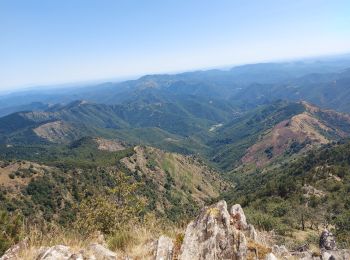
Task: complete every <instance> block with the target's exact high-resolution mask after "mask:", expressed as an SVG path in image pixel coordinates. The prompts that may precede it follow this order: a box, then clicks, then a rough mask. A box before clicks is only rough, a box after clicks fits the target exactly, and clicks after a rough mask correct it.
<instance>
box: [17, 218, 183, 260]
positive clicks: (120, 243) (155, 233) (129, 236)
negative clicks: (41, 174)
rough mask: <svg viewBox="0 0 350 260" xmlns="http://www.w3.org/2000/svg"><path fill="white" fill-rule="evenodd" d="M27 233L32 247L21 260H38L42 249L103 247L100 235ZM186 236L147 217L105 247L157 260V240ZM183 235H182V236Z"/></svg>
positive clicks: (48, 229) (57, 230)
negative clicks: (155, 254)
mask: <svg viewBox="0 0 350 260" xmlns="http://www.w3.org/2000/svg"><path fill="white" fill-rule="evenodd" d="M42 225H43V226H44V227H42V226H40V229H39V228H37V227H32V228H30V229H29V230H26V232H25V233H26V234H27V238H28V246H27V247H25V248H23V250H22V251H21V252H20V253H19V256H18V259H21V260H22V259H23V260H24V259H25V260H30V259H36V257H37V255H38V253H39V252H40V248H45V247H52V246H55V245H66V246H68V247H70V249H71V251H72V253H78V252H80V251H82V250H84V251H85V252H87V253H88V251H86V248H88V247H89V245H90V244H92V243H100V244H102V243H103V241H101V235H99V233H95V234H92V235H91V236H87V237H86V236H82V235H81V234H79V233H78V232H76V231H75V230H70V229H64V228H62V227H59V226H56V225H52V224H47V225H45V224H42ZM182 233H183V229H181V228H179V227H176V226H174V225H171V224H169V223H165V222H163V221H159V220H157V219H156V218H155V217H154V216H153V215H149V216H147V218H146V220H145V222H144V223H143V224H135V225H131V226H129V227H127V228H125V230H123V231H119V232H116V233H115V235H111V236H109V237H106V239H105V240H106V241H105V246H106V247H108V248H109V249H110V250H112V251H114V252H116V253H117V254H118V255H119V256H121V257H125V256H128V257H131V258H132V259H135V260H138V259H153V258H154V250H155V249H156V245H157V244H156V243H157V239H158V238H159V237H160V236H161V235H166V236H169V237H170V238H172V239H173V241H174V242H175V243H176V242H177V241H178V240H179V237H180V236H181V234H182ZM179 234H180V235H179Z"/></svg>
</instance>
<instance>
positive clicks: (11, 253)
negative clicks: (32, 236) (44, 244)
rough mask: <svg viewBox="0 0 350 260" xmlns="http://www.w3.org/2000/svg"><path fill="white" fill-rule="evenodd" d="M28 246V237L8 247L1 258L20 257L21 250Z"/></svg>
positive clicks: (8, 259) (10, 259) (1, 259)
mask: <svg viewBox="0 0 350 260" xmlns="http://www.w3.org/2000/svg"><path fill="white" fill-rule="evenodd" d="M26 247H28V238H25V239H23V240H22V241H21V242H19V243H17V244H15V245H13V246H11V247H10V248H9V249H7V250H6V252H5V253H4V255H3V256H2V257H0V260H15V259H18V254H19V253H20V252H21V250H24V249H25V248H26Z"/></svg>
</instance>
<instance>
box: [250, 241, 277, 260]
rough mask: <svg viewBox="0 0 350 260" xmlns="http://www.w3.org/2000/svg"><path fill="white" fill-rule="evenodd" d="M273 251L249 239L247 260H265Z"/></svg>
mask: <svg viewBox="0 0 350 260" xmlns="http://www.w3.org/2000/svg"><path fill="white" fill-rule="evenodd" d="M271 252H272V250H271V248H270V247H266V246H264V245H262V244H259V243H256V242H254V241H253V240H251V239H248V255H247V260H253V259H256V257H257V258H258V259H259V260H260V259H262V260H263V259H265V258H266V256H267V255H268V254H269V253H271Z"/></svg>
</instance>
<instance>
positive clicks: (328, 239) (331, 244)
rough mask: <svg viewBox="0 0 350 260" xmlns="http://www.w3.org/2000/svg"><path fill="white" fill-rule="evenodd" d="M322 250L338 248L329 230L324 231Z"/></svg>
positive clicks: (321, 240)
mask: <svg viewBox="0 0 350 260" xmlns="http://www.w3.org/2000/svg"><path fill="white" fill-rule="evenodd" d="M320 248H321V249H326V250H335V249H336V248H337V246H336V243H335V237H334V235H333V234H332V232H329V231H328V230H327V229H325V230H323V231H322V234H321V237H320Z"/></svg>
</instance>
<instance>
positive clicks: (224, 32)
mask: <svg viewBox="0 0 350 260" xmlns="http://www.w3.org/2000/svg"><path fill="white" fill-rule="evenodd" d="M349 14H350V1H349V0H293V1H291V0H249V1H247V0H215V1H213V0H94V1H93V0H47V1H45V0H0V90H4V89H15V88H19V87H27V86H34V85H43V84H61V83H66V82H79V81H88V80H98V79H110V78H122V77H132V76H135V75H143V74H149V73H164V72H176V71H186V70H195V69H202V68H212V67H216V66H226V65H234V64H244V63H253V62H260V61H270V60H283V59H294V58H299V57H308V56H317V55H325V54H333V53H350V15H349Z"/></svg>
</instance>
